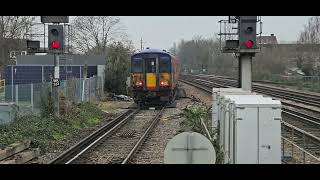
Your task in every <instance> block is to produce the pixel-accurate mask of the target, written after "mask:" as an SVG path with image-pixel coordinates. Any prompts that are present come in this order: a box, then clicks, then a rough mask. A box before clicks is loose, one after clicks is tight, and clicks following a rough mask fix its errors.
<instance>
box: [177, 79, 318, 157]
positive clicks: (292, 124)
mask: <svg viewBox="0 0 320 180" xmlns="http://www.w3.org/2000/svg"><path fill="white" fill-rule="evenodd" d="M180 81H182V82H184V83H186V84H189V85H192V86H194V87H197V88H199V89H201V90H203V91H205V92H206V93H208V94H212V88H213V87H217V88H227V87H233V86H227V85H226V84H219V83H213V82H211V81H207V80H203V79H196V78H194V79H193V81H190V80H189V79H188V80H186V79H180ZM228 85H230V84H228ZM282 114H283V116H284V117H285V118H284V120H283V121H282V122H281V124H282V130H283V131H282V136H283V137H285V138H286V139H290V140H291V141H292V142H294V143H295V144H296V145H297V146H299V147H302V148H303V149H304V150H305V151H307V152H309V153H310V154H311V155H312V156H314V157H315V158H317V159H318V160H319V161H320V159H319V157H320V138H319V137H320V132H319V130H320V118H318V117H314V116H310V115H307V114H304V113H301V112H298V111H296V110H292V109H289V108H287V107H282Z"/></svg>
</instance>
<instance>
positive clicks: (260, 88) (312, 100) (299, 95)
mask: <svg viewBox="0 0 320 180" xmlns="http://www.w3.org/2000/svg"><path fill="white" fill-rule="evenodd" d="M185 77H186V78H190V79H196V78H199V79H205V80H207V81H213V82H216V83H218V84H221V85H223V86H230V87H238V82H237V81H236V80H234V79H230V78H222V77H215V76H211V75H194V76H191V75H186V76H185ZM252 90H253V91H255V92H257V93H261V94H265V95H269V96H272V97H275V98H281V99H286V100H290V101H294V102H298V103H301V104H305V105H308V106H314V107H318V108H320V95H318V94H316V93H311V94H310V93H305V92H298V91H294V90H289V89H283V88H278V87H273V86H270V85H262V84H258V83H253V84H252Z"/></svg>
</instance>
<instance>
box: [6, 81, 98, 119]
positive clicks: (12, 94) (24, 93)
mask: <svg viewBox="0 0 320 180" xmlns="http://www.w3.org/2000/svg"><path fill="white" fill-rule="evenodd" d="M103 84H104V83H103V82H102V78H100V77H91V78H84V79H79V78H74V79H68V80H62V81H61V82H60V86H59V87H57V88H58V96H59V98H61V97H63V99H65V100H67V101H69V102H71V103H80V102H90V101H95V100H99V99H100V98H102V96H103ZM45 91H52V86H51V83H50V82H43V83H35V84H16V85H6V86H5V87H4V93H2V94H3V98H2V99H0V102H13V103H15V104H16V105H18V107H19V113H22V114H24V113H30V112H32V113H39V112H40V106H41V97H42V94H43V93H44V92H45ZM0 96H1V95H0Z"/></svg>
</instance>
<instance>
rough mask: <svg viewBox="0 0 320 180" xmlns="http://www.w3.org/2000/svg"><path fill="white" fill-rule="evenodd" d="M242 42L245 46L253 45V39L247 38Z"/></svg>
mask: <svg viewBox="0 0 320 180" xmlns="http://www.w3.org/2000/svg"><path fill="white" fill-rule="evenodd" d="M244 44H245V46H246V47H247V48H252V46H253V41H251V40H247V41H246V42H245V43H244Z"/></svg>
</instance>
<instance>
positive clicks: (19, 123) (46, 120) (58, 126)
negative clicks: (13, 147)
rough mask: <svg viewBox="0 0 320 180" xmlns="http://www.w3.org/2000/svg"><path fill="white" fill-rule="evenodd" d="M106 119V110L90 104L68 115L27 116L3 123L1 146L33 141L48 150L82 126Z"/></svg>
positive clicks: (75, 132) (0, 130) (76, 107)
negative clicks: (104, 114)
mask: <svg viewBox="0 0 320 180" xmlns="http://www.w3.org/2000/svg"><path fill="white" fill-rule="evenodd" d="M102 119H103V113H102V111H101V110H100V109H99V108H98V107H97V106H95V105H93V104H90V103H82V104H78V105H75V106H74V107H73V109H72V111H71V113H70V114H69V115H68V116H61V117H60V118H57V117H53V116H44V117H41V116H37V115H25V116H18V118H17V119H16V120H15V121H14V122H12V123H11V124H5V125H0V146H6V145H8V144H11V143H14V142H17V141H22V140H25V139H30V140H32V146H33V147H40V148H41V150H43V151H46V150H48V149H49V148H50V147H53V146H54V145H55V144H56V143H59V142H61V141H63V140H65V139H66V138H67V137H68V136H71V135H74V134H77V133H78V132H79V131H81V129H83V128H87V127H92V126H95V125H97V124H98V123H99V122H100V121H101V120H102Z"/></svg>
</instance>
